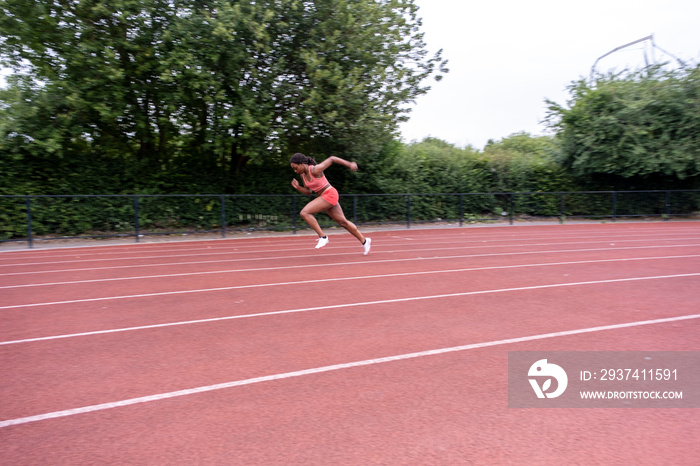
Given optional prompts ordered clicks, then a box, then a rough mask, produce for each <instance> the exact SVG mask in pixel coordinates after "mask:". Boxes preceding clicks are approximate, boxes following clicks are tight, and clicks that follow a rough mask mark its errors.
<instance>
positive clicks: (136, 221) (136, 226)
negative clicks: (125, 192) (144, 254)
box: [134, 195, 139, 243]
mask: <svg viewBox="0 0 700 466" xmlns="http://www.w3.org/2000/svg"><path fill="white" fill-rule="evenodd" d="M134 233H135V235H136V242H137V243H138V242H139V197H138V196H137V195H134Z"/></svg>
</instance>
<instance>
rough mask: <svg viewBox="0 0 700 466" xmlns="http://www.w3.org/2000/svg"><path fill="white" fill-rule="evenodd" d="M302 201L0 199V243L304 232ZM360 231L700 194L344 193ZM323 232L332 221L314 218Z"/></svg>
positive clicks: (693, 210)
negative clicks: (260, 231) (372, 226)
mask: <svg viewBox="0 0 700 466" xmlns="http://www.w3.org/2000/svg"><path fill="white" fill-rule="evenodd" d="M307 200H308V198H306V197H305V196H301V195H226V194H217V195H208V194H201V195H185V194H183V195H157V194H155V195H147V194H137V195H61V196H50V195H37V196H32V195H27V196H0V242H9V241H23V242H26V243H27V245H28V247H29V248H32V247H33V245H34V242H35V241H46V240H59V239H77V238H114V237H133V238H134V239H135V241H136V242H138V241H139V240H140V238H143V237H144V236H146V235H170V234H193V233H212V232H213V233H220V234H221V237H226V234H227V233H232V232H240V231H254V230H278V231H292V232H294V233H296V232H297V231H298V230H299V229H301V228H307V226H306V224H305V223H304V222H303V221H302V220H301V219H300V218H299V215H298V213H299V210H301V208H302V206H303V205H304V204H305V203H306V202H307ZM341 204H342V206H343V209H344V210H345V215H346V217H348V218H349V219H351V220H352V221H353V222H354V223H356V224H358V225H382V224H399V225H405V227H406V228H411V225H413V224H417V223H426V222H441V221H442V222H453V223H458V224H459V225H460V226H462V225H464V223H476V222H507V223H508V224H511V225H512V224H514V223H515V222H519V221H526V220H532V219H542V218H555V219H558V221H559V222H560V223H564V222H565V221H566V220H567V219H576V218H579V219H582V218H586V219H593V220H594V219H599V220H604V219H609V220H610V221H613V222H614V221H616V220H618V219H622V218H634V217H639V218H657V219H663V220H670V219H672V218H674V217H693V216H695V215H700V190H658V191H587V192H518V193H435V194H345V195H342V196H341ZM318 218H319V221H320V222H321V225H322V226H330V225H333V222H332V221H331V220H330V219H328V218H325V217H324V216H319V217H318Z"/></svg>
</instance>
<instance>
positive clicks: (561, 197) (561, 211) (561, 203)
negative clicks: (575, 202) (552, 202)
mask: <svg viewBox="0 0 700 466" xmlns="http://www.w3.org/2000/svg"><path fill="white" fill-rule="evenodd" d="M559 224H560V225H563V224H564V193H559Z"/></svg>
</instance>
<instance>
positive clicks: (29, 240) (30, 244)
mask: <svg viewBox="0 0 700 466" xmlns="http://www.w3.org/2000/svg"><path fill="white" fill-rule="evenodd" d="M25 204H26V206H27V246H28V247H29V249H32V248H33V247H34V233H33V232H32V198H31V196H26V198H25Z"/></svg>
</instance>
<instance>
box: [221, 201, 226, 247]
mask: <svg viewBox="0 0 700 466" xmlns="http://www.w3.org/2000/svg"><path fill="white" fill-rule="evenodd" d="M221 237H222V238H226V196H224V195H223V194H222V195H221Z"/></svg>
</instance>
